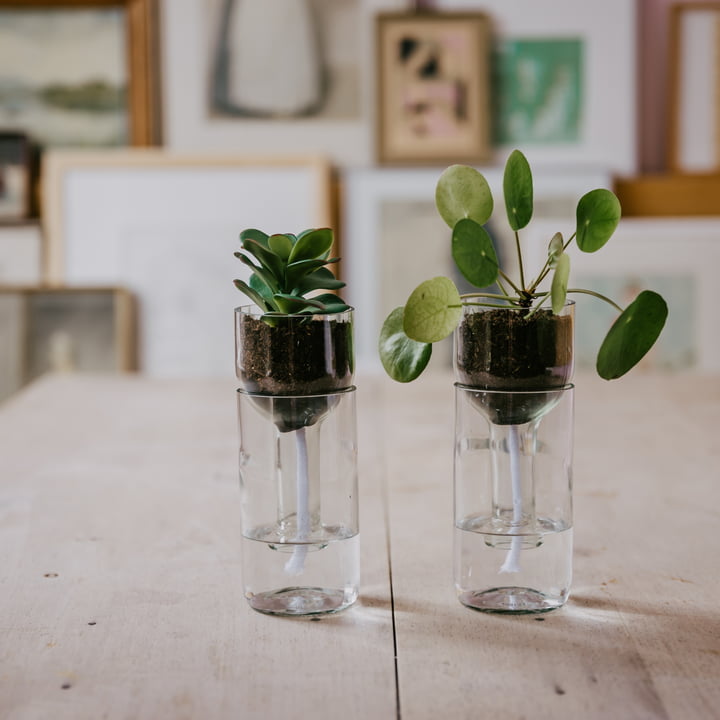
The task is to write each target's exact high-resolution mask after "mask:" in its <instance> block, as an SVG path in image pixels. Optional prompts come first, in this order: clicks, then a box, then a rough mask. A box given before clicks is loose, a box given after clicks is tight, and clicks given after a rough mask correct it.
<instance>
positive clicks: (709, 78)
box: [667, 2, 720, 174]
mask: <svg viewBox="0 0 720 720" xmlns="http://www.w3.org/2000/svg"><path fill="white" fill-rule="evenodd" d="M669 72H670V77H669V86H670V92H669V108H668V119H669V127H668V145H667V148H668V164H669V167H670V169H671V170H672V171H674V172H676V173H689V174H697V173H708V174H717V173H720V2H689V3H682V4H675V5H672V6H671V7H670V52H669Z"/></svg>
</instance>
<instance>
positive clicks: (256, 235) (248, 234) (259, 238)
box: [240, 228, 269, 248]
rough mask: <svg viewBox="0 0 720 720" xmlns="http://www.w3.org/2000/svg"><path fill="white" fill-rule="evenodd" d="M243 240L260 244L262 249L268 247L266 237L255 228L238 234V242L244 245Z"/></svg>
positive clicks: (265, 234)
mask: <svg viewBox="0 0 720 720" xmlns="http://www.w3.org/2000/svg"><path fill="white" fill-rule="evenodd" d="M245 240H254V241H255V242H257V243H260V244H261V245H262V246H263V247H266V248H267V247H269V245H268V235H267V233H264V232H263V231H262V230H256V229H255V228H248V229H247V230H243V231H242V232H241V233H240V242H241V243H243V244H245Z"/></svg>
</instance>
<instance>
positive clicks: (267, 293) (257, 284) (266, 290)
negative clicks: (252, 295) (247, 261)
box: [250, 273, 273, 300]
mask: <svg viewBox="0 0 720 720" xmlns="http://www.w3.org/2000/svg"><path fill="white" fill-rule="evenodd" d="M250 287H251V288H252V289H253V290H255V292H258V293H260V295H262V297H264V298H265V299H266V300H268V299H270V298H271V297H272V296H273V290H272V288H270V287H268V286H267V284H266V283H265V282H264V281H263V280H262V279H261V278H260V277H259V276H258V275H256V274H255V273H252V274H251V275H250Z"/></svg>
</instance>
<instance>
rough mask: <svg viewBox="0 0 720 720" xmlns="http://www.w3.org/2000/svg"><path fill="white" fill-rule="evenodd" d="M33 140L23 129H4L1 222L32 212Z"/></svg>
mask: <svg viewBox="0 0 720 720" xmlns="http://www.w3.org/2000/svg"><path fill="white" fill-rule="evenodd" d="M30 175H31V163H30V143H29V141H28V138H27V135H25V133H22V132H13V131H8V130H0V224H2V223H8V222H17V221H19V220H24V219H25V218H26V217H27V216H28V215H29V213H30V191H31V181H30Z"/></svg>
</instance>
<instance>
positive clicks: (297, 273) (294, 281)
mask: <svg viewBox="0 0 720 720" xmlns="http://www.w3.org/2000/svg"><path fill="white" fill-rule="evenodd" d="M338 260H339V258H330V260H299V261H298V262H294V263H290V265H288V266H287V267H286V268H285V288H286V289H290V288H294V287H297V286H298V284H299V283H300V281H301V280H302V278H304V277H305V276H306V275H309V274H310V273H311V272H314V271H315V270H317V269H318V268H321V267H323V266H325V265H327V264H328V263H334V262H338Z"/></svg>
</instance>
